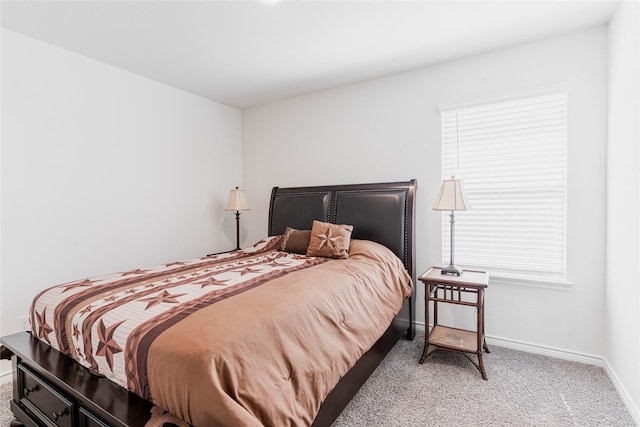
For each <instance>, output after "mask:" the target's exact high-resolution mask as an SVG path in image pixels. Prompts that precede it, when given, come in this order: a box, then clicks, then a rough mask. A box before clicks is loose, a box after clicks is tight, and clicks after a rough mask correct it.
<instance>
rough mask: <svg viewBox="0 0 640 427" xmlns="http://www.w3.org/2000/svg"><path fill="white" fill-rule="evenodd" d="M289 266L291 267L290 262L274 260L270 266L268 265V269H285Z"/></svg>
mask: <svg viewBox="0 0 640 427" xmlns="http://www.w3.org/2000/svg"><path fill="white" fill-rule="evenodd" d="M287 265H289V261H280V260H278V261H276V260H273V261H271V262H270V263H269V264H267V267H284V266H287Z"/></svg>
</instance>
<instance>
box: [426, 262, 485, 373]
mask: <svg viewBox="0 0 640 427" xmlns="http://www.w3.org/2000/svg"><path fill="white" fill-rule="evenodd" d="M441 271H442V269H441V268H439V267H431V268H430V269H429V270H428V271H427V272H426V273H424V274H423V275H422V276H420V277H419V278H418V280H420V281H421V282H422V283H423V284H424V286H425V292H424V294H425V301H424V318H425V324H426V325H427V328H426V329H427V330H426V334H425V343H424V351H423V352H422V357H421V358H420V362H419V363H424V361H425V360H426V359H427V358H428V357H429V356H431V355H432V354H433V353H435V352H436V351H438V350H447V351H454V352H457V353H461V354H462V355H464V356H465V357H466V358H467V359H469V360H470V361H471V363H473V365H474V366H475V367H476V368H477V369H478V371H480V373H481V374H482V378H483V379H484V380H486V379H487V372H486V371H485V369H484V363H483V361H482V350H483V349H484V351H486V352H487V353H489V347H487V342H486V340H485V335H484V290H485V289H486V288H487V286H488V285H489V273H487V272H485V271H475V270H464V271H463V272H462V275H460V276H452V275H448V274H441V273H440V272H441ZM432 302H433V328H431V330H429V305H430V304H431V303H432ZM438 303H445V304H455V305H463V306H468V307H475V308H476V330H475V331H471V330H466V329H459V328H453V327H450V326H444V325H440V324H438ZM470 354H475V355H476V356H477V358H478V362H477V363H476V362H475V361H474V360H473V359H471V357H470Z"/></svg>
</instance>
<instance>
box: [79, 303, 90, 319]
mask: <svg viewBox="0 0 640 427" xmlns="http://www.w3.org/2000/svg"><path fill="white" fill-rule="evenodd" d="M91 310H93V305H92V304H89V305H88V306H86V307H85V308H83V309H82V310H80V312H79V313H78V314H80V315H81V316H82V315H83V314H87V313H89V312H91Z"/></svg>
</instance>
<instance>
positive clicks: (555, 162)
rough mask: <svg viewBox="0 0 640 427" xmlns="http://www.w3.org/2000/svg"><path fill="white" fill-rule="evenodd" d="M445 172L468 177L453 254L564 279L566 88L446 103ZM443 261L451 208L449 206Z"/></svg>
mask: <svg viewBox="0 0 640 427" xmlns="http://www.w3.org/2000/svg"><path fill="white" fill-rule="evenodd" d="M440 112H441V115H442V170H443V178H447V179H448V178H449V177H450V176H451V175H455V176H456V177H458V178H460V179H462V180H463V182H464V187H465V190H466V194H467V198H468V201H469V203H470V204H471V210H467V211H460V212H456V231H455V260H456V264H458V265H461V266H464V267H465V268H478V269H485V270H489V271H491V272H492V273H498V275H500V274H502V275H505V276H516V277H521V278H523V279H527V278H529V279H536V280H538V279H544V280H547V281H564V280H565V279H566V211H567V208H566V205H567V202H566V199H567V196H566V193H567V190H566V187H567V186H566V173H567V93H566V90H562V91H558V88H554V90H553V91H546V92H541V93H540V92H539V93H536V94H532V93H528V94H526V95H523V94H521V95H519V96H517V97H510V98H508V99H501V100H498V99H492V100H487V101H481V102H474V103H466V104H456V105H446V106H441V108H440ZM442 224H443V238H442V242H443V248H442V253H443V258H445V259H444V260H443V264H444V265H447V264H448V263H449V259H448V258H449V257H448V254H449V244H450V242H449V227H450V226H449V215H448V213H447V212H443V219H442Z"/></svg>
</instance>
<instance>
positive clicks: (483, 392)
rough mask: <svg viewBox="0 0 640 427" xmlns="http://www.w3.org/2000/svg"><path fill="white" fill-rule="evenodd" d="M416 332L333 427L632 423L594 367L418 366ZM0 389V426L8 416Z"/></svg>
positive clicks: (499, 361) (494, 362) (437, 360)
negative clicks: (484, 374)
mask: <svg viewBox="0 0 640 427" xmlns="http://www.w3.org/2000/svg"><path fill="white" fill-rule="evenodd" d="M423 343H424V335H418V336H417V337H416V339H415V340H414V341H400V342H399V343H398V344H397V345H396V346H395V347H394V348H393V349H392V350H391V352H390V353H389V355H388V356H387V358H386V359H385V360H384V361H383V363H382V364H381V365H380V366H379V367H378V369H376V371H375V372H374V373H373V375H372V376H371V377H370V378H369V380H368V381H367V382H366V383H365V384H364V385H363V387H362V388H361V389H360V391H359V392H358V394H357V395H356V396H355V397H354V398H353V400H352V401H351V402H350V403H349V405H348V406H347V408H346V409H345V410H344V411H343V413H342V414H341V415H340V417H339V418H338V419H337V420H336V422H335V423H334V424H333V427H359V426H362V427H372V426H376V427H378V426H379V427H383V426H389V427H392V426H393V427H395V426H402V427H414V426H415V427H422V426H593V427H599V426H634V425H635V423H634V421H633V418H632V417H631V415H630V414H629V412H628V411H627V409H626V407H625V405H624V403H623V402H622V400H621V399H620V397H619V395H618V394H617V392H616V390H615V388H614V386H613V384H612V383H611V381H610V380H609V378H608V377H607V375H606V373H605V372H604V370H603V369H602V368H599V367H596V366H591V365H585V364H581V363H576V362H568V361H565V360H562V359H556V358H552V357H547V356H540V355H536V354H531V353H525V352H522V351H517V350H511V349H507V348H503V347H496V346H491V347H490V350H491V353H489V354H485V356H484V363H485V368H486V369H487V375H488V377H489V381H484V380H483V379H482V377H481V376H480V373H479V372H478V371H477V370H476V369H475V367H473V365H472V364H471V363H470V362H469V361H468V360H467V359H466V358H464V357H463V356H461V355H458V354H454V353H449V352H442V351H441V352H437V353H435V354H434V355H433V356H432V357H431V358H429V359H428V360H427V361H426V362H425V363H424V364H423V365H419V364H418V359H419V358H420V355H421V353H422V346H423ZM10 399H11V384H5V385H3V386H2V387H0V402H1V406H0V425H1V426H2V427H6V426H8V425H9V422H10V421H11V419H12V416H11V413H10V412H9V400H10Z"/></svg>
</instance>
